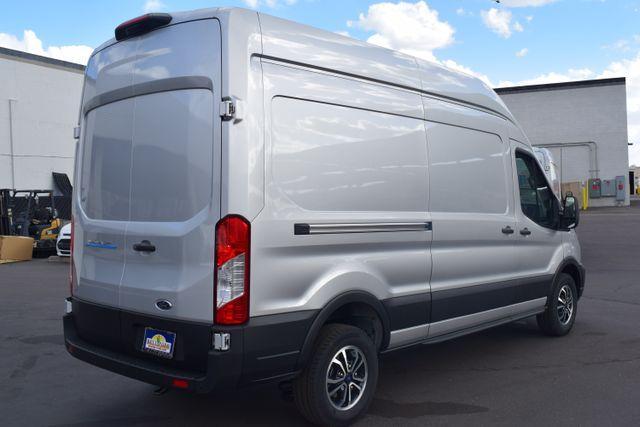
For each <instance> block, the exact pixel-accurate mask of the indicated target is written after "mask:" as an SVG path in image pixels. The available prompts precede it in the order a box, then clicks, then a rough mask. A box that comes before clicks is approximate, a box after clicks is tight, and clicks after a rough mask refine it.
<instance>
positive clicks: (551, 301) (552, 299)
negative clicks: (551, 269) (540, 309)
mask: <svg viewBox="0 0 640 427" xmlns="http://www.w3.org/2000/svg"><path fill="white" fill-rule="evenodd" d="M567 289H568V290H569V292H570V294H569V295H568V291H567ZM561 292H562V296H561ZM567 295H568V296H569V297H570V298H571V310H570V311H571V312H570V314H569V313H568V308H567V304H566V303H565V304H563V303H562V302H561V300H565V301H566V300H567ZM577 313H578V291H577V289H576V283H575V281H574V280H573V277H571V276H570V275H568V274H564V273H561V274H560V275H559V276H558V279H557V280H556V282H555V283H554V285H553V289H552V291H551V295H550V296H549V298H548V300H547V307H546V309H545V311H544V313H541V314H538V316H537V318H536V320H537V321H538V326H539V327H540V329H541V330H542V332H544V333H545V334H547V335H549V336H552V337H561V336H564V335H567V334H568V333H569V331H571V328H573V324H574V322H575V321H576V314H577Z"/></svg>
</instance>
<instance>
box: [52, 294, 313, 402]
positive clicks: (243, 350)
mask: <svg viewBox="0 0 640 427" xmlns="http://www.w3.org/2000/svg"><path fill="white" fill-rule="evenodd" d="M72 308H73V311H72V313H71V314H67V315H66V316H65V317H64V335H65V344H66V347H67V350H68V351H69V353H70V354H71V355H73V356H74V357H76V358H78V359H80V360H83V361H85V362H87V363H90V364H93V365H96V366H99V367H101V368H104V369H107V370H110V371H113V372H116V373H119V374H122V375H125V376H128V377H131V378H135V379H138V380H140V381H144V382H148V383H151V384H156V385H158V386H164V387H171V386H172V385H174V383H173V381H174V380H176V379H178V380H185V381H186V382H187V384H188V387H187V389H188V390H190V391H194V392H208V391H211V390H213V389H223V388H233V387H237V386H242V385H246V384H250V383H253V382H258V381H266V380H271V379H286V378H288V377H292V376H294V375H295V374H296V364H297V361H298V357H299V354H300V351H301V349H302V345H303V343H304V340H305V338H306V334H307V332H308V330H309V327H310V325H311V322H312V321H313V319H314V318H315V316H316V314H317V312H315V311H304V312H297V313H291V314H283V315H271V316H261V317H255V318H252V319H251V320H250V321H249V323H248V324H246V325H242V326H234V327H219V326H215V325H209V324H202V323H196V322H185V321H179V320H172V319H165V318H161V317H156V316H149V315H142V314H137V313H131V312H127V311H122V310H118V309H114V308H111V307H105V306H101V305H97V304H93V303H88V302H84V301H79V300H77V299H73V300H72ZM145 327H151V328H154V329H159V330H166V331H171V332H174V333H176V341H175V348H174V353H173V357H172V358H171V359H165V358H161V357H157V356H154V355H152V354H149V353H145V352H143V351H142V350H141V349H142V345H143V339H144V329H145ZM215 332H221V333H229V334H230V337H231V340H230V342H231V346H230V349H229V350H228V351H214V349H213V334H214V333H215ZM183 384H184V383H183Z"/></svg>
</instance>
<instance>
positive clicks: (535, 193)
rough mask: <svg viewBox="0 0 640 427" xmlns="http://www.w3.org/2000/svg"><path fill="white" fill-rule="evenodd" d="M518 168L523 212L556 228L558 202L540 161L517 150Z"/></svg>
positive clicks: (544, 225)
mask: <svg viewBox="0 0 640 427" xmlns="http://www.w3.org/2000/svg"><path fill="white" fill-rule="evenodd" d="M516 168H517V171H518V187H519V188H520V205H521V206H522V212H523V213H524V214H525V215H526V216H527V217H528V218H529V219H531V220H532V221H533V222H535V223H537V224H538V225H541V226H542V227H547V228H556V226H557V220H558V216H557V214H556V212H557V209H558V206H557V203H558V202H557V199H556V197H555V196H554V194H553V191H552V190H551V188H550V187H549V184H548V182H547V179H546V177H545V176H544V173H543V172H542V170H541V169H540V166H539V165H538V162H537V161H536V160H535V159H534V158H533V157H532V156H530V155H528V154H525V153H524V152H522V151H516Z"/></svg>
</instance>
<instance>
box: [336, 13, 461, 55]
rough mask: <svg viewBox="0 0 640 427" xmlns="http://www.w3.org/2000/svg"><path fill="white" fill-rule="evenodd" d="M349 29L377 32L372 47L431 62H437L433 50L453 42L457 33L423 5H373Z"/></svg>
mask: <svg viewBox="0 0 640 427" xmlns="http://www.w3.org/2000/svg"><path fill="white" fill-rule="evenodd" d="M347 25H348V26H350V27H351V26H354V25H355V26H358V27H359V28H362V29H363V30H365V31H372V32H374V33H375V34H373V35H372V36H371V37H369V38H368V40H367V41H368V42H369V43H373V44H376V45H379V46H382V47H386V48H389V49H395V50H399V51H401V52H404V53H406V54H409V55H413V56H417V57H420V58H424V59H428V60H435V56H434V54H433V51H434V50H436V49H441V48H444V47H447V46H449V45H451V44H452V43H453V42H454V37H453V35H454V33H455V29H454V28H453V27H452V26H451V25H449V23H448V22H444V21H441V20H440V18H439V16H438V11H436V10H434V9H431V8H429V5H428V4H427V3H426V2H424V1H418V2H416V3H407V2H399V3H388V2H385V3H374V4H372V5H370V6H369V9H368V11H367V13H366V14H363V13H361V14H360V16H359V18H358V20H357V21H350V22H347Z"/></svg>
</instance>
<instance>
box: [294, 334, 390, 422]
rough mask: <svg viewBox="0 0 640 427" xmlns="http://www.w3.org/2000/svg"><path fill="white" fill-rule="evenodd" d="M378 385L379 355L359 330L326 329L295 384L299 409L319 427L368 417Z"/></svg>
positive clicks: (295, 395)
mask: <svg viewBox="0 0 640 427" xmlns="http://www.w3.org/2000/svg"><path fill="white" fill-rule="evenodd" d="M377 382H378V355H377V351H376V348H375V345H374V343H373V341H372V340H371V339H370V338H369V337H368V336H367V334H365V333H364V331H362V330H361V329H359V328H356V327H354V326H350V325H342V324H330V325H327V326H325V327H324V328H322V330H321V331H320V336H319V338H318V340H317V342H316V345H315V348H314V353H313V356H312V357H311V360H310V361H309V364H308V366H307V367H306V368H305V369H304V371H303V372H302V374H301V375H300V377H298V378H297V379H296V380H295V381H294V383H293V395H294V400H295V402H296V406H297V407H298V409H299V410H300V412H302V414H303V415H304V416H305V417H306V418H307V419H308V420H309V421H311V422H312V423H314V424H317V425H330V426H344V425H349V424H351V423H352V422H353V421H355V420H356V419H357V418H358V417H359V416H361V415H362V414H364V413H365V412H366V410H367V408H368V407H369V404H370V403H371V400H372V399H373V394H374V392H375V389H376V384H377Z"/></svg>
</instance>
